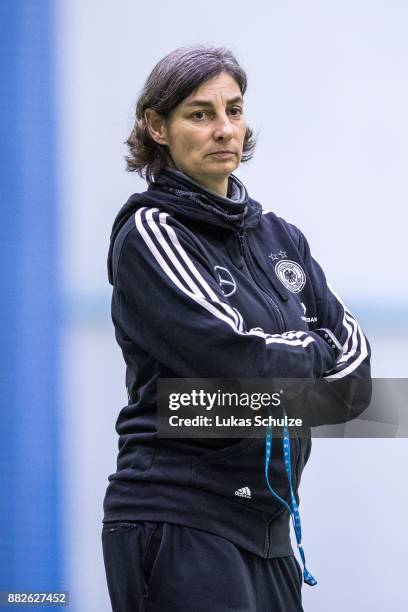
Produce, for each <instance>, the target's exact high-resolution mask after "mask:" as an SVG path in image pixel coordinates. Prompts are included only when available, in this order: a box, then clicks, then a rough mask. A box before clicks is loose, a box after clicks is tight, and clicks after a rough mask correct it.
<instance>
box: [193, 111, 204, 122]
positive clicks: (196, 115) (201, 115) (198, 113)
mask: <svg viewBox="0 0 408 612" xmlns="http://www.w3.org/2000/svg"><path fill="white" fill-rule="evenodd" d="M193 117H194V119H198V120H199V121H200V120H201V119H204V117H205V112H204V111H196V112H195V113H194V114H193Z"/></svg>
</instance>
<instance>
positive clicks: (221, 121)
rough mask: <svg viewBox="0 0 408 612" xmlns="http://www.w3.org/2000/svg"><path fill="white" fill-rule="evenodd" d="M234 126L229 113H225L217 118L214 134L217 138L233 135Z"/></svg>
mask: <svg viewBox="0 0 408 612" xmlns="http://www.w3.org/2000/svg"><path fill="white" fill-rule="evenodd" d="M232 132H233V128H232V125H231V121H230V119H229V117H228V115H226V114H223V115H221V116H219V117H218V118H217V119H216V125H215V131H214V135H215V137H216V138H220V137H223V138H226V137H228V136H231V135H232Z"/></svg>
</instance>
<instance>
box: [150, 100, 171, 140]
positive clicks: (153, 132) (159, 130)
mask: <svg viewBox="0 0 408 612" xmlns="http://www.w3.org/2000/svg"><path fill="white" fill-rule="evenodd" d="M144 120H145V123H146V126H147V129H148V130H149V134H150V136H151V137H152V138H153V140H154V141H155V142H157V143H158V144H161V145H168V144H169V143H168V139H167V127H166V121H165V119H164V117H162V115H160V114H159V113H158V112H157V111H155V110H154V109H153V108H147V109H146V110H145V113H144Z"/></svg>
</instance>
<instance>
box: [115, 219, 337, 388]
mask: <svg viewBox="0 0 408 612" xmlns="http://www.w3.org/2000/svg"><path fill="white" fill-rule="evenodd" d="M115 258H116V265H115ZM114 287H115V289H114V298H113V304H114V305H113V309H112V314H113V320H114V323H115V326H116V327H117V328H118V327H119V328H120V329H121V330H122V332H123V333H124V334H125V336H126V337H127V338H128V339H129V340H130V341H131V342H134V343H135V344H136V345H137V346H138V347H139V348H141V349H143V350H144V351H146V352H147V353H148V354H149V355H151V356H153V357H154V358H155V359H156V360H157V361H158V362H160V363H162V364H163V365H164V366H166V367H167V368H168V369H169V370H170V371H172V372H174V374H175V375H176V376H180V377H184V378H194V377H198V378H272V377H312V378H314V377H320V376H321V375H322V373H323V372H325V371H327V370H330V369H331V368H332V367H333V366H334V363H335V357H334V353H333V351H332V349H330V347H329V346H328V345H327V344H326V342H325V341H324V340H323V339H322V338H321V337H319V335H318V334H315V333H314V332H310V333H309V332H303V331H299V332H286V333H284V334H265V333H262V332H260V331H257V330H251V331H245V330H244V325H243V320H242V316H241V314H240V313H239V312H238V311H237V310H236V309H234V308H232V307H231V306H230V305H229V304H228V303H227V302H226V301H225V298H224V295H223V293H222V291H221V289H220V287H219V285H218V282H217V280H216V278H215V273H214V271H213V270H212V269H211V266H210V264H209V262H208V258H207V257H206V254H205V251H204V250H203V248H202V245H201V244H200V242H199V241H198V239H197V238H196V237H195V236H194V234H193V233H192V232H190V231H189V230H188V229H187V228H186V227H185V226H184V225H182V224H181V223H179V222H178V221H177V220H176V219H174V217H172V216H170V215H168V214H167V213H164V212H160V211H159V210H158V209H154V208H146V207H145V208H140V209H139V210H138V211H137V212H136V214H135V226H134V227H133V228H132V229H131V230H130V231H129V232H128V234H127V235H126V237H125V239H124V241H123V243H122V245H121V247H120V249H118V253H117V254H116V256H115V257H114ZM115 313H116V314H115Z"/></svg>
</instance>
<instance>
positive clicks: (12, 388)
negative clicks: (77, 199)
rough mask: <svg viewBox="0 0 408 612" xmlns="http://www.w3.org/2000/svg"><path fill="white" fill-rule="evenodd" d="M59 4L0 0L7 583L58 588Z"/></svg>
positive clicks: (2, 479) (0, 355)
mask: <svg viewBox="0 0 408 612" xmlns="http://www.w3.org/2000/svg"><path fill="white" fill-rule="evenodd" d="M53 6H54V3H52V2H51V0H40V1H38V2H34V1H30V0H14V1H9V2H7V1H5V2H1V3H0V22H1V23H2V36H1V37H0V68H1V85H0V130H1V131H0V135H1V158H0V168H1V170H0V172H1V206H0V228H1V229H0V232H1V234H0V235H1V239H0V266H1V267H0V270H1V300H0V316H1V326H2V343H1V351H0V401H1V411H0V590H13V589H14V590H21V589H23V590H27V589H30V590H36V591H38V590H44V589H46V590H58V589H62V588H63V585H62V584H61V573H62V572H61V533H60V520H61V519H60V514H61V513H60V510H61V509H60V499H61V469H60V466H61V458H60V456H59V419H60V416H59V415H60V406H59V398H58V372H59V346H58V345H59V321H60V314H59V313H60V300H59V279H58V225H57V221H58V209H57V204H58V199H57V181H56V167H57V162H56V137H55V133H56V129H55V114H56V113H55V69H54V65H53V62H54V57H55V53H54V49H53V47H54V41H53V29H54V15H53ZM47 609H48V610H50V609H52V608H47ZM56 609H57V608H56ZM59 609H60V608H59Z"/></svg>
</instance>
